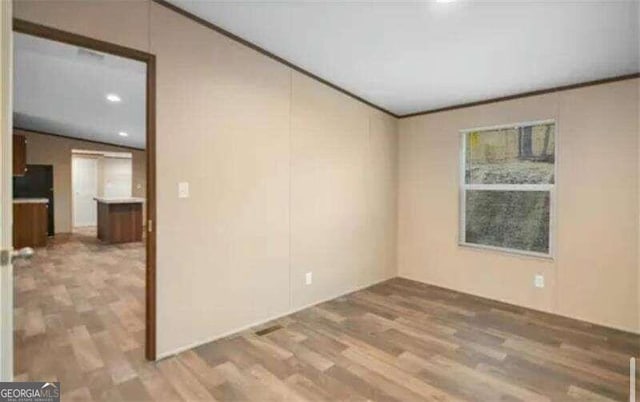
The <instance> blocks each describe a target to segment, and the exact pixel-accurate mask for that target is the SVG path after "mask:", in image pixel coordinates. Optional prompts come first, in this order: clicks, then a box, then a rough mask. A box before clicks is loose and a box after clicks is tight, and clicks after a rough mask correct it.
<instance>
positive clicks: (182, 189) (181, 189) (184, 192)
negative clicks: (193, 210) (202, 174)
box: [178, 181, 189, 198]
mask: <svg viewBox="0 0 640 402" xmlns="http://www.w3.org/2000/svg"><path fill="white" fill-rule="evenodd" d="M178 198H189V183H188V182H186V181H183V182H180V183H178Z"/></svg>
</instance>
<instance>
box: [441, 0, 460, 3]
mask: <svg viewBox="0 0 640 402" xmlns="http://www.w3.org/2000/svg"><path fill="white" fill-rule="evenodd" d="M454 1H456V0H436V3H453V2H454Z"/></svg>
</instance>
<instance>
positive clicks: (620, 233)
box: [398, 79, 640, 331]
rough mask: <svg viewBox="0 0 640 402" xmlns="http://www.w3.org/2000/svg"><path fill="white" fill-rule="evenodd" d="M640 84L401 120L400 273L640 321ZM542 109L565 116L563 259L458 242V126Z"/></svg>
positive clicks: (546, 115) (518, 300)
mask: <svg viewBox="0 0 640 402" xmlns="http://www.w3.org/2000/svg"><path fill="white" fill-rule="evenodd" d="M638 96H639V94H638V80H637V79H635V80H627V81H622V82H617V83H612V84H607V85H599V86H592V87H586V88H582V89H576V90H571V91H564V92H557V93H553V94H548V95H542V96H536V97H529V98H523V99H518V100H512V101H506V102H500V103H494V104H489V105H485V106H478V107H472V108H465V109H459V110H454V111H449V112H442V113H435V114H430V115H425V116H420V117H414V118H407V119H402V120H400V123H399V136H400V140H399V141H400V144H399V148H400V155H399V161H400V165H399V218H398V225H399V235H398V269H399V274H400V276H403V277H408V278H412V279H416V280H420V281H423V282H428V283H431V284H435V285H440V286H443V287H447V288H451V289H456V290H460V291H463V292H468V293H472V294H477V295H481V296H485V297H489V298H493V299H498V300H502V301H506V302H509V303H514V304H518V305H522V306H526V307H530V308H534V309H538V310H544V311H549V312H553V313H557V314H561V315H566V316H570V317H574V318H578V319H583V320H586V321H591V322H595V323H600V324H604V325H608V326H612V327H617V328H622V329H626V330H631V331H640V327H639V323H638ZM543 119H556V122H557V125H558V126H557V140H558V150H559V153H558V158H557V164H558V166H557V167H558V178H557V202H556V212H557V225H556V232H555V233H556V236H557V240H556V246H557V253H556V254H557V255H556V258H555V260H553V261H549V260H544V259H537V258H529V257H518V256H514V255H509V254H504V253H499V252H493V251H486V250H476V249H468V248H461V247H458V245H457V238H458V172H459V170H458V169H459V146H460V144H459V134H458V132H459V130H461V129H465V128H473V127H482V126H494V125H500V124H507V123H517V122H524V121H532V120H543ZM537 273H541V274H543V275H544V276H545V282H546V286H545V287H544V288H543V289H537V288H534V286H533V277H534V275H535V274H537Z"/></svg>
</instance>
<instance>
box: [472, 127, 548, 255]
mask: <svg viewBox="0 0 640 402" xmlns="http://www.w3.org/2000/svg"><path fill="white" fill-rule="evenodd" d="M555 145H556V141H555V123H554V122H552V121H544V122H536V123H526V124H520V125H516V126H513V125H512V126H504V127H497V128H489V129H476V130H464V131H462V152H461V156H462V161H461V162H462V172H461V178H460V179H461V180H460V181H461V183H460V243H461V244H462V245H470V246H478V247H483V248H490V249H498V250H507V251H512V252H516V253H524V254H532V255H540V256H551V255H552V235H551V234H552V230H551V228H552V221H553V216H554V215H553V212H554V211H553V205H554V202H553V199H554V189H555Z"/></svg>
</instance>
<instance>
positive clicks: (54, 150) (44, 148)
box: [14, 130, 146, 233]
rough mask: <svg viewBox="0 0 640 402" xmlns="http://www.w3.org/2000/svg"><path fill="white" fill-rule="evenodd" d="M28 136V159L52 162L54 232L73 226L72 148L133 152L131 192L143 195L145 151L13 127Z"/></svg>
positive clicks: (42, 162)
mask: <svg viewBox="0 0 640 402" xmlns="http://www.w3.org/2000/svg"><path fill="white" fill-rule="evenodd" d="M14 132H15V133H16V134H21V135H24V136H25V137H26V138H27V163H28V164H34V165H37V164H40V165H53V188H54V194H53V204H54V221H55V231H56V233H69V232H71V229H72V226H73V220H72V205H71V197H72V194H71V150H73V149H81V150H84V151H110V152H130V153H131V154H132V160H133V161H132V166H133V183H132V187H133V188H132V195H133V196H134V197H145V191H146V176H145V175H146V169H145V158H146V156H145V152H144V151H137V150H130V149H127V148H122V147H117V146H109V145H102V144H96V143H93V142H88V141H81V140H74V139H69V138H62V137H55V136H51V135H43V134H37V133H32V132H28V131H21V130H15V131H14Z"/></svg>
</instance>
